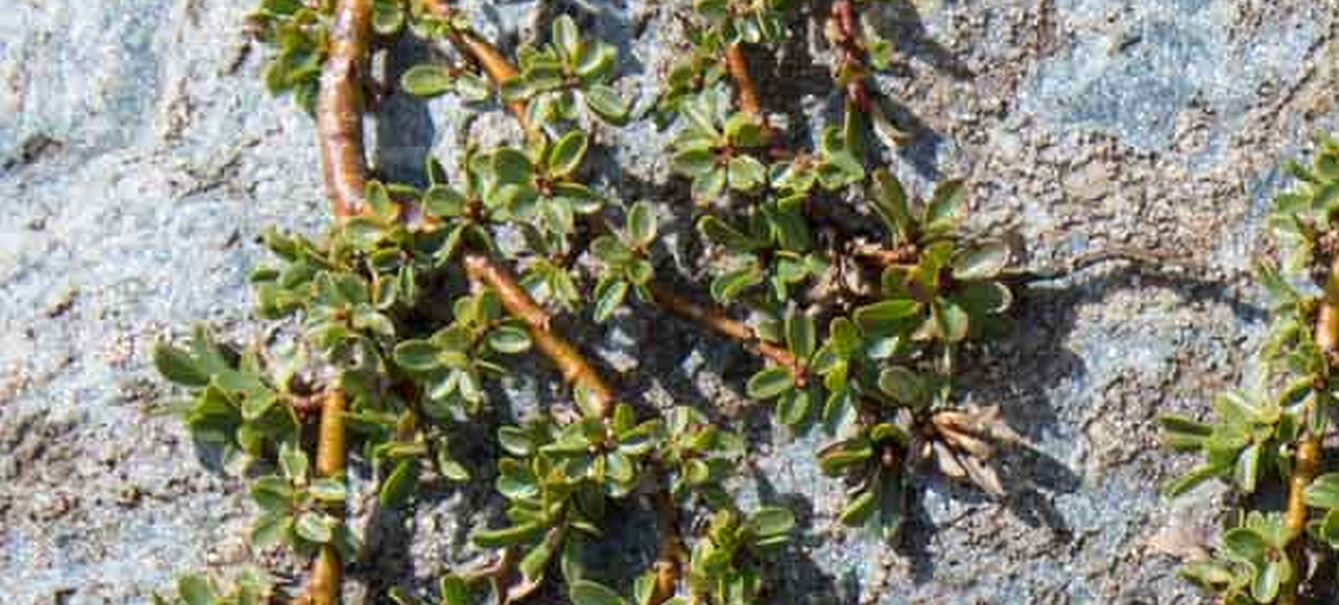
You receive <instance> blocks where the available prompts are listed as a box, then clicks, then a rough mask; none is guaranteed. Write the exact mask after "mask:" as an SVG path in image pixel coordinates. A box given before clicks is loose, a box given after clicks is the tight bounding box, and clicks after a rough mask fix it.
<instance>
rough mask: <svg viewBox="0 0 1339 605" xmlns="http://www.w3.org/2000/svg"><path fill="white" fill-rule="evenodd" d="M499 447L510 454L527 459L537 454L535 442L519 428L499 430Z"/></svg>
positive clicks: (507, 427)
mask: <svg viewBox="0 0 1339 605" xmlns="http://www.w3.org/2000/svg"><path fill="white" fill-rule="evenodd" d="M497 441H498V445H501V446H502V449H504V450H506V451H507V453H508V454H511V455H513V456H519V457H522V458H524V457H527V456H530V455H532V454H534V453H535V442H534V440H533V439H531V438H530V433H528V432H527V431H526V430H525V429H522V428H521V427H518V426H504V427H502V428H500V429H498V430H497Z"/></svg>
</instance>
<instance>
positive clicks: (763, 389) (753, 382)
mask: <svg viewBox="0 0 1339 605" xmlns="http://www.w3.org/2000/svg"><path fill="white" fill-rule="evenodd" d="M794 387H795V377H794V376H791V374H790V371H789V370H787V369H786V368H783V367H779V366H771V367H768V368H765V369H763V370H762V371H760V372H758V373H757V374H754V375H753V377H752V378H749V382H748V386H747V388H746V390H747V392H748V395H749V397H752V398H753V399H760V400H766V399H772V398H773V397H777V396H780V395H781V394H783V393H785V392H787V391H789V390H791V389H792V388H794Z"/></svg>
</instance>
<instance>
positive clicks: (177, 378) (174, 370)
mask: <svg viewBox="0 0 1339 605" xmlns="http://www.w3.org/2000/svg"><path fill="white" fill-rule="evenodd" d="M153 365H154V367H156V368H158V373H159V374H162V375H163V378H166V379H168V380H169V381H171V382H174V383H176V384H179V385H182V386H187V387H203V386H205V385H206V384H209V373H208V372H207V371H205V369H204V368H203V367H201V366H200V364H198V363H196V361H195V359H194V358H192V357H191V356H190V354H188V353H187V352H186V351H184V350H182V349H178V348H176V347H174V346H172V345H170V344H168V343H166V342H159V343H157V344H155V345H154V347H153Z"/></svg>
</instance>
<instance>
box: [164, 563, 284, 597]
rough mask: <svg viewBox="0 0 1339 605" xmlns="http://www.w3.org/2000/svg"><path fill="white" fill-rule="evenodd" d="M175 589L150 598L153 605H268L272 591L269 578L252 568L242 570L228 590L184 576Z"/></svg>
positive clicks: (209, 580)
mask: <svg viewBox="0 0 1339 605" xmlns="http://www.w3.org/2000/svg"><path fill="white" fill-rule="evenodd" d="M176 588H177V591H176V594H175V595H173V596H171V597H163V596H160V595H157V594H155V595H153V605H268V604H269V603H270V602H271V598H272V596H273V592H274V591H273V588H272V586H271V582H270V579H269V577H267V576H266V575H265V574H264V573H263V572H261V571H258V570H254V569H247V570H243V571H242V573H240V574H238V577H237V580H236V581H235V582H233V585H232V586H229V587H221V586H220V585H219V583H218V582H216V581H215V580H214V579H212V578H208V577H205V576H202V575H197V574H188V575H183V576H181V577H180V578H177V586H176Z"/></svg>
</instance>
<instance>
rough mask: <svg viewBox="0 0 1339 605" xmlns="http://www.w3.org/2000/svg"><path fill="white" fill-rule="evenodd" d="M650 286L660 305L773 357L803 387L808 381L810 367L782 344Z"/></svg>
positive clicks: (686, 299) (703, 307) (702, 307)
mask: <svg viewBox="0 0 1339 605" xmlns="http://www.w3.org/2000/svg"><path fill="white" fill-rule="evenodd" d="M650 287H651V295H652V296H653V297H655V301H656V304H658V305H660V306H661V308H663V309H665V310H666V311H669V312H671V313H673V314H675V315H678V316H679V317H682V318H684V319H687V320H690V321H694V322H697V323H700V324H702V325H704V326H706V327H708V328H710V329H711V330H712V331H714V332H716V333H717V334H720V335H721V336H724V337H726V338H729V339H731V340H735V341H738V342H739V343H740V344H743V345H744V346H746V347H748V348H749V349H751V350H753V351H755V352H757V353H758V354H759V355H761V356H763V357H766V358H767V359H769V360H771V361H772V363H775V364H776V365H778V366H781V367H783V368H786V370H788V371H789V372H790V374H791V376H792V377H794V379H795V384H796V385H797V386H800V387H803V386H804V385H805V383H806V382H807V378H808V368H806V367H805V365H804V360H801V359H797V358H796V357H795V355H794V354H792V353H791V352H790V351H788V350H786V349H785V348H783V347H779V346H777V345H774V344H772V343H769V342H766V341H764V340H762V339H761V338H758V334H757V332H755V331H754V330H753V328H751V327H749V326H748V324H745V323H744V322H741V321H738V320H735V319H731V318H730V317H729V316H727V315H725V313H724V312H723V311H721V310H720V309H717V308H715V307H709V306H706V305H700V304H698V303H695V302H693V301H692V300H689V299H688V298H685V297H683V296H680V295H679V294H677V293H675V292H672V291H670V290H669V289H668V288H666V287H664V286H662V285H660V284H658V283H655V282H652V283H651V285H650Z"/></svg>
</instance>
